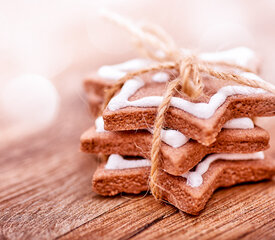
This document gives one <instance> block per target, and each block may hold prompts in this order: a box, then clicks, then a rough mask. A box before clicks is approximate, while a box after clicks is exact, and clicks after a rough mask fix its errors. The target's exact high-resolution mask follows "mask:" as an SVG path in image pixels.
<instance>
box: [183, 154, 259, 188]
mask: <svg viewBox="0 0 275 240" xmlns="http://www.w3.org/2000/svg"><path fill="white" fill-rule="evenodd" d="M218 159H220V160H250V159H251V160H253V159H264V153H263V152H255V153H241V154H238V153H217V154H211V155H209V156H208V157H206V158H205V159H203V160H202V161H201V162H200V163H199V164H198V165H197V166H196V170H195V171H189V172H187V173H185V174H183V175H182V177H184V178H186V179H187V185H190V186H191V187H199V186H200V185H201V184H202V183H203V178H202V175H203V174H204V173H206V172H207V170H208V168H209V166H210V164H211V163H212V162H214V161H216V160H218Z"/></svg>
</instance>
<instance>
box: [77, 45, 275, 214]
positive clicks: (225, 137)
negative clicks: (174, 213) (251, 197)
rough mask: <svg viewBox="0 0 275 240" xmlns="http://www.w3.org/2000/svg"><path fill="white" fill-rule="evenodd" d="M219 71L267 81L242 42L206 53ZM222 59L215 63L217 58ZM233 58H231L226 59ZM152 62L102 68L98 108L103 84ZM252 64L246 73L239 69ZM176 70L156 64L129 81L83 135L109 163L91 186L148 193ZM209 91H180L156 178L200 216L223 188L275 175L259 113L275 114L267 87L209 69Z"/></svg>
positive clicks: (95, 95) (172, 199)
mask: <svg viewBox="0 0 275 240" xmlns="http://www.w3.org/2000/svg"><path fill="white" fill-rule="evenodd" d="M199 58H201V59H203V60H207V61H213V63H215V66H214V68H215V69H217V70H219V71H226V72H231V73H234V74H238V75H240V76H243V77H245V78H247V79H253V80H255V81H263V80H262V79H261V78H260V77H259V76H258V75H256V74H257V72H258V69H259V66H258V63H259V62H258V60H257V58H256V56H255V54H254V52H253V51H252V50H250V49H248V48H244V47H240V48H235V49H230V50H227V51H223V52H215V53H202V54H200V55H199ZM219 62H220V63H222V64H216V63H219ZM225 63H226V64H225ZM151 64H154V63H153V62H152V61H150V60H144V59H133V60H130V61H127V62H124V63H121V64H117V65H112V66H103V67H101V68H100V69H99V70H98V71H97V72H96V73H95V74H93V75H92V76H91V77H90V78H88V79H86V80H85V89H86V92H87V96H88V99H89V103H90V106H91V110H92V112H93V114H97V113H98V109H99V108H100V105H101V104H102V102H103V94H104V92H103V89H104V88H106V87H107V88H108V87H110V86H112V84H114V83H115V82H116V81H117V80H119V79H120V78H122V77H123V76H125V75H126V74H127V73H129V72H132V71H137V70H141V69H143V68H148V67H149V66H150V65H151ZM234 65H238V66H241V67H242V68H243V69H250V70H251V71H249V72H247V71H245V70H240V68H239V67H238V68H236V67H234ZM177 77H178V72H177V71H176V70H174V69H162V70H161V71H160V70H157V71H156V70H152V71H150V72H146V73H143V74H140V75H139V76H138V77H133V78H132V79H129V80H127V81H126V82H125V83H124V85H123V86H122V88H121V89H119V90H118V91H117V92H116V94H115V95H114V96H113V97H112V99H111V100H110V101H109V103H108V105H107V106H106V108H105V109H104V110H103V112H102V114H101V115H100V116H98V117H97V118H96V121H95V124H94V126H92V127H91V128H90V129H88V130H87V131H86V132H85V133H83V135H82V136H81V150H82V151H83V152H86V153H92V154H98V155H99V156H100V157H101V159H102V161H101V164H100V165H99V166H98V169H97V170H96V172H95V174H94V176H93V181H92V187H93V190H94V191H95V192H96V193H98V194H100V195H103V196H113V195H116V194H119V193H134V194H138V193H141V192H143V191H147V190H148V188H149V181H150V166H151V161H150V153H151V146H152V136H153V135H152V134H153V133H154V121H155V118H156V114H157V111H158V106H159V105H160V104H161V102H162V99H163V94H164V92H165V89H166V85H167V83H168V82H170V81H172V80H174V79H175V78H177ZM202 79H203V83H204V88H203V93H202V94H201V95H200V96H199V97H198V98H196V99H191V98H190V97H188V96H187V95H185V94H183V93H181V92H177V93H176V94H175V95H174V96H173V97H172V99H171V103H170V107H169V109H168V111H167V112H166V114H165V122H164V126H163V129H162V130H161V140H162V142H161V154H160V155H161V156H160V162H159V165H158V171H157V176H156V179H155V181H156V183H157V186H158V189H159V191H160V195H161V197H162V199H164V200H166V201H168V202H169V203H171V204H172V205H174V206H175V207H177V208H178V209H180V210H182V211H184V212H186V213H189V214H193V215H196V214H198V213H199V212H200V211H201V210H202V209H203V208H204V207H205V205H206V203H207V201H208V200H209V198H210V197H211V195H212V194H213V192H214V191H215V190H216V189H217V188H219V187H229V186H232V185H235V184H238V183H243V182H256V181H260V180H263V179H270V178H272V176H273V175H275V159H271V157H270V156H268V154H265V153H264V151H265V150H266V149H268V148H269V134H268V132H267V131H266V130H264V129H262V128H261V127H259V126H257V125H255V123H254V121H253V119H254V117H258V116H273V115H275V95H274V94H272V93H269V92H267V91H265V90H263V89H261V88H253V87H249V86H246V85H240V84H237V83H236V82H233V81H230V80H228V81H226V80H222V81H221V80H220V79H217V78H214V77H211V76H210V75H207V74H203V75H202Z"/></svg>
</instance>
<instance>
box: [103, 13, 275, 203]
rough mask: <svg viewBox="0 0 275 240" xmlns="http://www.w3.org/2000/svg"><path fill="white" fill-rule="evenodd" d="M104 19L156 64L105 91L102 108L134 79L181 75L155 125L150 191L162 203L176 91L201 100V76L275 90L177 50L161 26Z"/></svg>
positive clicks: (112, 16) (165, 98) (172, 83)
mask: <svg viewBox="0 0 275 240" xmlns="http://www.w3.org/2000/svg"><path fill="white" fill-rule="evenodd" d="M102 15H103V16H104V17H106V18H107V19H108V20H111V22H114V23H116V24H118V25H119V26H121V27H123V28H125V29H126V30H127V31H128V32H130V34H131V36H132V37H133V40H134V43H135V44H136V46H137V49H138V50H139V51H140V52H141V53H142V54H143V55H145V56H146V57H148V58H150V59H152V60H154V61H156V62H157V64H156V65H154V66H151V67H149V68H145V69H142V70H139V71H136V72H132V73H128V74H126V76H124V77H123V78H121V79H119V80H118V81H117V82H116V83H115V84H114V85H113V86H112V87H111V88H110V89H108V91H106V95H105V102H104V106H103V107H104V108H105V107H106V106H107V104H108V102H109V101H110V99H111V98H112V97H113V96H114V94H115V93H116V92H117V91H118V90H119V89H120V88H121V87H122V86H123V84H124V83H125V82H126V81H127V80H129V79H132V78H134V77H135V76H138V75H141V74H143V73H146V72H151V71H156V70H163V69H175V70H177V71H178V73H179V75H178V77H177V78H176V79H174V80H172V81H170V82H169V83H168V85H167V87H166V90H165V93H164V96H163V101H162V103H161V104H160V106H159V107H158V111H157V116H156V119H155V123H154V133H153V140H152V149H151V173H150V189H151V192H152V194H153V196H154V197H155V198H156V199H161V193H160V191H159V188H160V187H159V186H158V184H157V170H158V168H159V163H160V157H161V156H160V155H161V154H160V148H161V129H162V127H163V123H164V120H165V113H166V111H167V110H168V108H169V106H170V101H171V98H172V97H173V95H174V93H175V91H177V90H181V91H182V92H183V93H185V94H186V95H188V96H189V97H191V98H196V97H198V96H200V95H201V94H202V92H203V88H204V85H203V82H202V77H201V74H202V73H207V74H209V75H210V76H212V77H215V78H218V79H221V80H231V81H234V82H236V83H239V84H243V85H247V86H250V87H254V88H262V89H265V90H267V91H269V92H272V93H274V94H275V86H274V85H272V84H271V83H268V82H264V81H263V82H261V81H256V80H252V79H246V78H244V77H242V76H240V75H237V74H235V73H225V72H219V71H215V70H214V68H213V65H215V64H219V65H227V66H229V67H234V68H238V69H240V70H242V71H246V72H247V71H249V72H250V70H249V69H246V68H244V67H241V66H237V65H233V64H228V63H224V62H217V63H213V62H207V61H202V60H201V59H199V58H198V57H197V55H196V54H194V53H193V52H191V51H189V50H184V49H181V48H179V47H177V45H176V44H175V42H174V40H173V39H172V38H171V37H170V36H169V35H168V34H167V33H166V32H165V31H164V30H163V29H162V28H160V27H159V26H156V25H153V24H148V23H143V24H139V25H138V24H135V23H133V22H132V21H130V20H128V19H126V18H124V17H122V16H120V15H118V14H116V13H113V12H109V11H106V10H105V11H103V12H102Z"/></svg>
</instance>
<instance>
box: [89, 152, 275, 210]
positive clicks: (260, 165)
mask: <svg viewBox="0 0 275 240" xmlns="http://www.w3.org/2000/svg"><path fill="white" fill-rule="evenodd" d="M129 161H131V160H129ZM105 166H106V164H104V163H102V164H101V165H100V166H99V167H98V169H97V170H96V172H95V174H94V176H93V182H92V186H93V190H94V191H95V192H96V193H98V194H100V195H103V196H113V195H116V194H118V193H122V192H124V193H134V194H137V193H140V192H143V191H146V190H148V182H149V174H150V167H136V168H127V169H105ZM273 175H275V161H274V160H272V159H271V158H270V157H266V158H265V159H263V160H245V161H243V160H218V161H215V162H213V163H212V164H211V165H210V167H209V169H208V171H207V172H206V173H205V174H204V175H203V183H202V184H201V185H200V186H199V187H191V186H189V185H188V184H187V181H186V179H185V178H184V177H180V176H173V175H170V174H168V173H166V172H165V171H163V170H161V169H159V171H158V176H157V182H158V185H159V188H160V191H161V194H162V197H163V199H165V200H167V201H168V202H169V203H170V204H172V205H174V206H175V207H177V208H178V209H180V210H182V211H183V212H186V213H189V214H192V215H197V214H199V212H200V211H201V210H202V209H203V208H204V207H205V205H206V203H207V201H208V200H209V199H210V197H211V196H212V194H213V192H214V191H215V190H216V189H217V188H219V187H229V186H232V185H235V184H238V183H243V182H256V181H260V180H264V179H270V178H272V176H273Z"/></svg>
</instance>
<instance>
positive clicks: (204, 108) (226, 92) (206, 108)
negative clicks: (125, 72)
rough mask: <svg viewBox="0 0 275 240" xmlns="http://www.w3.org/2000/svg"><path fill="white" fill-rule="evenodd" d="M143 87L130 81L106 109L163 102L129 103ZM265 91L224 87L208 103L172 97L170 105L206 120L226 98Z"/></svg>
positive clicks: (158, 99) (150, 98) (145, 99)
mask: <svg viewBox="0 0 275 240" xmlns="http://www.w3.org/2000/svg"><path fill="white" fill-rule="evenodd" d="M143 86H144V83H143V81H142V80H140V79H130V80H128V81H126V82H125V84H124V85H123V87H122V88H121V90H120V92H119V93H118V94H117V95H116V96H115V97H113V98H112V99H111V101H110V102H109V104H108V109H109V110H111V111H115V110H118V109H120V108H124V107H130V106H132V107H158V106H159V105H160V104H161V103H162V100H163V97H162V96H148V97H143V98H140V99H137V100H134V101H129V100H128V99H129V97H131V96H132V95H133V94H134V93H135V92H136V91H137V90H138V89H140V88H141V87H143ZM263 93H266V91H265V90H263V89H261V88H252V87H248V86H225V87H222V88H220V89H219V90H218V92H217V93H215V94H214V95H213V96H212V97H211V98H210V101H209V103H193V102H189V101H187V100H185V99H182V98H179V97H172V98H171V103H170V105H171V106H172V107H176V108H179V109H181V110H183V111H186V112H188V113H190V114H192V115H194V116H195V117H198V118H203V119H208V118H210V117H212V116H213V114H214V113H215V111H216V110H217V108H218V107H220V106H221V105H222V104H223V103H224V102H225V100H226V98H227V97H229V96H232V95H235V94H240V95H250V94H263Z"/></svg>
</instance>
